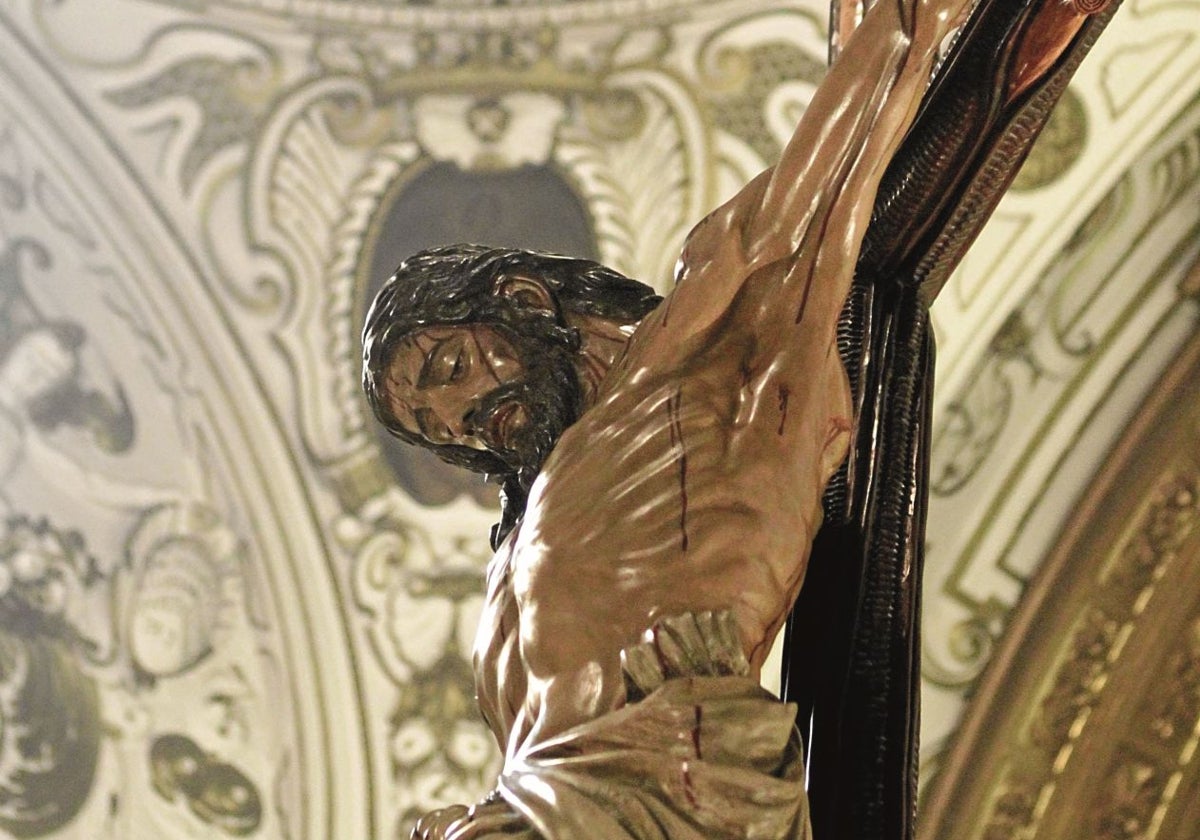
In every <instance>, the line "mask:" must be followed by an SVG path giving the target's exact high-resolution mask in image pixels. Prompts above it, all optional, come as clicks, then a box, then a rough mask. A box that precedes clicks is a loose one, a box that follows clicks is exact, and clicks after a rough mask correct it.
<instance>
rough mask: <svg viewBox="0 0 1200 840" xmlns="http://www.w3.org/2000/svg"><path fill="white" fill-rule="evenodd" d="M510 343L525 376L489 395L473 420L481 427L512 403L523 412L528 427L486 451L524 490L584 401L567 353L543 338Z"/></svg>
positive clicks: (576, 418) (570, 356)
mask: <svg viewBox="0 0 1200 840" xmlns="http://www.w3.org/2000/svg"><path fill="white" fill-rule="evenodd" d="M513 339H514V340H513V347H514V349H515V350H516V352H517V356H518V358H519V359H520V360H521V366H522V367H523V368H524V370H525V375H524V376H522V377H521V378H520V379H517V380H514V381H513V382H509V383H507V384H505V385H501V386H500V387H498V388H496V389H495V390H494V391H492V392H491V393H490V394H488V395H487V396H486V397H485V398H484V399H483V401H482V402H481V404H480V407H479V409H478V414H479V416H480V417H482V418H485V420H484V423H485V424H486V418H490V417H492V416H493V414H494V413H495V412H497V411H500V410H502V409H503V408H504V407H505V406H506V405H509V404H511V403H514V402H515V403H517V404H519V405H521V406H522V407H523V408H524V409H525V413H526V415H527V416H528V417H529V421H530V422H529V424H528V425H527V426H526V427H524V428H521V429H517V430H514V432H513V433H512V435H511V437H510V439H508V440H505V441H503V442H502V444H503V445H500V444H497V445H496V446H494V447H493V446H490V445H489V447H488V451H489V452H491V453H492V454H493V455H495V456H496V457H497V458H499V459H500V460H501V461H503V462H504V463H505V464H506V465H507V466H508V467H509V468H510V469H511V470H512V471H513V472H514V473H517V474H518V475H519V476H520V477H521V479H522V483H523V484H525V486H528V485H529V483H531V482H532V481H533V478H534V477H535V476H536V475H537V473H538V471H539V470H540V469H541V468H542V464H543V463H544V462H545V460H546V458H547V457H548V456H549V455H550V451H551V450H552V449H553V448H554V445H555V444H556V443H558V439H559V437H561V436H562V433H563V432H564V431H566V429H567V427H568V426H570V425H571V424H572V423H574V422H575V421H576V420H578V419H579V415H580V412H581V408H582V405H583V395H582V389H581V388H580V385H579V380H578V378H577V375H576V373H575V366H574V364H573V353H572V352H571V351H570V350H568V349H567V348H566V347H564V346H562V345H561V344H560V343H558V342H555V341H550V340H547V339H542V338H535V337H531V336H525V335H519V336H513Z"/></svg>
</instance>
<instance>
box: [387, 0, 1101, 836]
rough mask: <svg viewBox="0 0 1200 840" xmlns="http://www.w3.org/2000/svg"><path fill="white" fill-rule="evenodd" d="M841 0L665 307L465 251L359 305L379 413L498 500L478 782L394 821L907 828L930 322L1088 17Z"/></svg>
mask: <svg viewBox="0 0 1200 840" xmlns="http://www.w3.org/2000/svg"><path fill="white" fill-rule="evenodd" d="M861 12H862V9H861V8H859V7H858V6H857V5H856V4H855V3H854V2H853V0H848V2H844V3H838V4H836V5H835V8H834V18H833V21H834V26H833V38H832V43H833V46H834V49H833V52H834V54H835V56H836V60H835V61H834V62H833V65H832V68H831V70H830V73H829V75H828V77H827V79H826V80H825V82H823V83H822V85H821V87H820V88H819V90H818V91H817V93H816V95H815V97H814V99H813V101H812V103H811V105H810V106H809V109H808V110H807V112H806V113H805V115H804V117H803V118H802V119H801V121H800V123H799V125H798V127H797V129H796V132H795V134H794V136H793V138H792V140H791V141H790V142H789V143H788V145H787V147H786V148H785V150H784V152H783V154H782V156H781V158H780V160H779V162H778V163H777V164H776V165H775V166H774V167H772V168H771V169H769V170H767V171H766V172H764V173H762V174H761V175H760V176H759V177H757V178H755V179H754V180H753V181H751V182H750V183H749V184H748V185H747V186H746V187H745V188H743V189H742V190H741V191H740V192H739V193H738V194H737V195H736V196H734V198H732V199H731V200H730V201H728V202H726V203H725V204H724V205H722V206H721V207H720V208H718V209H717V210H716V211H714V212H713V213H712V214H710V215H709V216H708V217H707V218H705V219H704V220H703V221H701V222H700V223H699V224H698V225H697V226H696V228H695V229H694V230H693V231H692V233H691V234H690V235H689V237H688V240H687V243H686V245H685V247H684V250H683V254H682V256H681V258H680V262H679V270H678V274H677V278H676V279H677V283H676V285H675V287H674V289H673V290H672V291H671V292H670V293H669V294H668V295H667V296H666V297H665V299H660V298H659V297H658V296H657V295H655V294H654V293H653V292H652V291H651V290H649V289H648V288H647V287H645V286H643V285H641V284H639V283H637V282H635V281H632V280H629V279H627V278H624V277H622V276H620V275H618V274H616V273H615V272H612V271H610V270H608V269H606V268H604V267H602V266H599V265H596V264H595V263H590V262H587V261H583V260H575V259H569V258H564V257H555V256H549V255H543V254H530V253H527V252H520V251H511V250H505V249H492V248H485V247H480V246H459V247H451V248H440V249H434V250H432V251H427V252H422V253H421V254H418V255H416V256H414V257H412V258H410V259H408V260H406V261H405V262H404V263H402V264H401V266H400V268H399V269H398V270H397V272H396V274H395V276H394V277H393V278H392V279H391V280H390V281H389V282H388V283H387V285H386V286H385V287H384V288H383V290H382V291H381V292H380V294H379V296H378V297H377V298H376V301H375V304H374V305H373V307H372V310H371V313H370V314H369V316H368V320H367V326H366V329H365V331H364V348H365V366H364V383H365V387H366V391H367V395H368V398H369V400H370V401H371V403H372V406H373V408H374V410H375V412H376V414H377V416H378V417H379V419H380V420H381V421H382V422H383V423H384V424H385V425H386V426H387V427H388V428H389V429H390V430H391V431H392V432H393V433H394V434H396V435H397V436H399V437H401V438H404V439H406V440H410V441H413V442H415V443H418V444H421V445H424V446H428V447H430V448H432V449H433V450H434V451H435V452H437V453H438V454H439V455H440V456H441V457H443V458H444V459H445V460H447V461H450V462H451V463H455V464H459V465H461V466H465V467H468V468H470V469H474V470H476V471H479V472H485V473H488V474H489V475H491V476H493V477H494V478H496V480H498V481H499V482H501V484H502V495H503V500H504V506H503V515H502V519H501V522H500V524H499V525H498V526H497V528H496V529H495V531H494V533H493V546H494V548H495V549H496V555H495V558H494V559H493V561H492V563H491V565H490V566H489V570H488V575H487V578H488V580H487V585H488V596H487V606H486V608H485V612H484V616H483V619H482V624H481V627H480V631H479V636H478V638H477V642H476V654H475V666H476V681H477V690H478V693H479V700H480V705H481V708H482V710H483V713H484V717H485V719H486V720H487V722H488V724H489V726H490V727H491V728H492V731H493V732H494V733H495V735H496V737H497V739H498V741H499V743H500V745H501V747H502V748H503V749H504V752H505V764H504V769H503V771H502V773H501V776H500V781H499V786H498V788H497V790H496V792H495V793H494V794H493V795H492V796H490V797H488V798H487V799H486V800H484V801H483V802H481V803H478V804H477V805H475V806H473V807H470V808H468V807H466V806H461V807H456V808H450V809H445V810H443V811H440V812H437V813H435V814H431V815H429V816H428V817H426V818H425V819H423V820H421V822H420V823H419V824H418V826H417V827H416V829H415V830H414V835H413V836H414V837H418V838H454V840H467V838H499V837H528V838H534V837H545V838H604V840H610V839H613V840H615V838H672V840H684V839H685V838H696V840H700V838H718V837H730V838H733V837H753V838H780V839H781V840H782V838H804V837H809V836H815V837H816V838H818V840H828V839H829V838H836V839H837V840H849V839H850V838H852V839H853V840H885V839H886V840H904V839H905V838H909V837H911V834H912V825H913V813H914V802H915V776H916V773H915V756H916V687H917V667H918V664H917V642H916V639H917V615H918V601H919V593H918V582H919V577H920V560H921V539H922V531H923V519H924V494H925V486H924V485H925V471H926V468H925V461H926V457H927V448H928V439H927V431H928V410H929V398H930V388H931V369H932V359H933V347H932V338H931V335H930V332H929V329H928V317H927V309H928V305H929V303H930V302H931V301H932V299H933V298H934V296H935V295H936V293H937V291H938V289H940V288H941V286H942V284H943V283H944V282H945V280H946V277H947V275H948V274H949V272H950V270H951V269H952V268H953V266H954V265H955V264H956V262H957V261H958V259H959V258H960V257H961V255H962V253H963V252H964V251H965V249H966V247H967V246H968V245H969V244H970V242H971V240H972V239H973V238H974V236H975V234H976V233H977V232H978V230H979V228H980V227H981V226H982V224H983V221H984V220H985V219H986V218H987V216H988V214H989V213H990V211H991V209H992V208H993V207H994V205H995V203H996V201H998V199H999V197H1000V195H1001V194H1002V193H1003V191H1004V189H1005V188H1006V186H1007V184H1008V183H1009V181H1010V180H1011V178H1012V177H1013V175H1015V172H1016V169H1017V167H1018V166H1019V164H1020V162H1021V160H1022V159H1023V157H1024V154H1025V152H1026V151H1027V150H1028V148H1029V145H1030V143H1031V142H1032V139H1033V138H1034V137H1035V136H1036V134H1037V130H1038V129H1039V128H1040V126H1041V124H1042V123H1043V122H1044V120H1045V119H1046V117H1047V115H1048V114H1049V111H1050V108H1051V107H1052V105H1053V103H1054V101H1055V99H1056V98H1057V97H1058V95H1059V94H1060V93H1061V92H1062V90H1063V88H1064V87H1065V85H1066V81H1067V79H1069V77H1070V75H1071V74H1072V72H1073V71H1074V69H1075V66H1076V65H1077V64H1078V61H1079V60H1080V59H1081V58H1082V56H1083V54H1084V53H1085V52H1086V51H1087V49H1088V48H1089V47H1090V45H1091V43H1092V42H1093V41H1094V39H1095V37H1096V35H1097V34H1098V33H1099V31H1100V29H1101V28H1102V27H1103V25H1104V24H1105V23H1106V22H1107V20H1108V18H1109V17H1110V16H1111V12H1112V9H1111V8H1108V7H1104V8H1091V7H1088V6H1087V5H1086V0H1079V1H1078V2H1074V3H1071V2H1064V0H1008V1H1007V2H1005V0H980V2H978V3H972V2H970V1H969V0H878V2H877V3H875V4H874V5H873V6H871V8H870V9H868V10H867V11H866V13H865V14H861ZM860 17H861V22H859V20H860ZM851 30H853V33H851ZM931 80H932V81H931ZM793 605H795V608H794V609H793ZM789 612H790V613H791V618H790V619H789V618H788V616H789ZM785 621H787V630H786V632H787V651H786V654H785V659H786V662H785V679H784V693H785V698H784V699H785V700H787V701H790V702H786V703H781V702H779V701H778V700H777V699H775V698H774V697H772V696H771V695H769V694H768V693H767V692H765V691H763V690H762V689H761V688H759V687H758V676H759V671H760V669H761V668H762V665H763V662H764V660H765V658H766V655H767V651H768V648H769V647H770V644H771V640H772V639H773V638H774V637H775V635H776V633H777V632H778V631H779V630H780V628H781V627H782V626H783V624H784V622H785ZM797 720H799V721H800V723H801V724H802V727H803V728H804V730H805V732H804V735H805V737H801V734H800V732H799V731H798V729H797V727H796V725H795V724H796V722H797ZM806 743H807V744H811V745H812V748H811V750H810V754H809V755H808V756H807V760H808V762H809V764H810V772H809V775H810V777H811V781H810V788H809V792H808V794H806V792H805V781H804V779H805V768H804V761H805V758H806V757H805V755H804V746H803V745H804V744H806ZM810 799H811V805H812V807H811V816H810V809H809V801H810Z"/></svg>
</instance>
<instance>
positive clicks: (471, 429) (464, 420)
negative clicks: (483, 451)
mask: <svg viewBox="0 0 1200 840" xmlns="http://www.w3.org/2000/svg"><path fill="white" fill-rule="evenodd" d="M476 409H477V405H476V404H475V402H474V401H471V400H467V401H462V402H460V401H457V400H453V401H451V400H446V401H437V404H433V405H430V406H428V408H426V409H425V412H427V413H426V416H425V418H424V424H423V425H424V428H426V429H430V430H432V429H440V430H442V435H444V437H445V439H444V440H443V441H441V442H443V443H453V444H457V445H459V446H469V447H472V448H476V449H478V448H482V444H481V443H480V442H479V441H478V440H477V429H476V428H475V422H474V421H475V416H476V414H477V411H476ZM430 421H432V422H430Z"/></svg>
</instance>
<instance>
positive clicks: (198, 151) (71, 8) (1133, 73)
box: [0, 0, 1200, 840]
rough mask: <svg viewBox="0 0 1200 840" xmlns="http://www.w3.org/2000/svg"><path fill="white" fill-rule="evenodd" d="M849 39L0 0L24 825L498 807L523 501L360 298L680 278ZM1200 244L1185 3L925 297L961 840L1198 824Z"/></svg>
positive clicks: (56, 831) (294, 823) (12, 713)
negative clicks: (533, 266) (385, 405)
mask: <svg viewBox="0 0 1200 840" xmlns="http://www.w3.org/2000/svg"><path fill="white" fill-rule="evenodd" d="M826 15H827V10H826V8H824V7H823V5H822V4H821V3H820V2H816V0H802V2H789V3H785V4H767V3H764V2H760V0H688V1H687V2H684V0H561V2H554V1H553V0H541V2H537V1H535V0H531V1H530V2H507V3H506V2H501V0H447V2H438V0H433V2H411V3H404V2H400V0H204V1H203V2H202V0H175V1H174V2H173V1H172V0H159V2H152V1H151V0H105V2H103V3H97V2H85V0H55V1H54V2H51V0H0V521H2V524H0V836H3V835H4V834H5V833H7V834H9V835H12V836H14V837H22V838H24V837H53V838H87V839H88V840H93V839H94V838H122V840H126V839H127V840H141V839H142V838H145V839H146V840H149V838H155V840H159V839H160V838H171V839H172V840H173V838H193V837H205V838H213V837H215V838H220V837H224V836H251V837H261V838H264V840H265V838H272V840H274V838H296V839H297V840H299V838H314V840H321V839H322V838H332V837H344V838H357V837H363V838H366V837H372V838H392V837H395V836H407V825H408V824H409V823H410V822H411V820H412V819H413V817H414V816H415V815H416V814H418V813H420V812H422V811H424V810H427V809H431V808H435V807H438V806H441V805H445V804H449V803H453V802H463V801H466V802H469V801H472V800H474V799H476V798H477V797H479V796H480V795H481V794H482V793H484V792H485V791H486V790H487V789H488V788H489V787H490V785H491V780H492V776H493V775H494V773H495V771H496V769H497V767H498V762H499V757H498V753H497V750H496V748H495V746H494V745H493V743H492V741H491V738H490V736H489V735H488V733H487V732H486V730H485V729H484V728H483V726H482V724H481V723H480V721H479V719H478V717H477V715H476V713H475V711H474V706H473V698H472V687H471V674H470V667H469V658H470V645H471V641H472V637H473V632H474V624H475V620H476V616H477V613H478V610H479V605H480V599H481V592H482V569H483V567H484V564H485V563H486V561H487V558H488V551H487V547H486V536H487V529H488V526H489V524H490V523H491V522H492V520H493V518H494V516H495V499H494V493H493V491H492V490H491V489H490V488H488V487H487V486H485V485H483V484H482V483H481V482H480V481H478V480H476V479H473V478H467V477H463V476H459V475H455V474H453V473H451V472H449V471H448V470H447V469H445V468H442V467H441V466H440V465H439V464H437V463H436V462H435V461H432V460H431V459H429V458H427V457H424V456H422V455H421V454H419V453H416V452H410V451H406V450H403V449H401V448H399V447H397V446H395V445H393V444H392V443H391V442H390V441H389V440H387V439H386V438H384V437H383V436H381V435H380V434H379V433H378V432H377V431H376V429H375V428H374V426H373V425H372V423H371V422H370V421H369V418H368V417H367V414H366V412H365V411H364V403H363V401H362V399H361V398H360V396H359V393H358V384H357V383H358V378H359V362H358V353H359V347H358V331H359V329H360V325H361V320H362V317H363V311H364V307H365V305H366V302H367V301H368V300H369V299H370V297H371V295H372V294H373V290H374V289H375V288H377V287H378V285H379V284H380V283H381V282H382V280H383V279H384V278H385V277H386V276H387V274H388V273H389V272H390V271H391V269H392V268H393V267H394V265H395V263H396V262H398V260H399V259H400V258H402V257H403V256H404V255H406V254H407V253H409V252H411V251H413V250H415V249H417V248H420V247H424V246H428V245H433V244H439V243H443V242H451V241H483V242H489V243H493V244H503V245H521V246H529V247H536V248H542V249H549V250H554V251H560V252H566V253H572V254H579V255H584V256H591V257H595V258H599V259H601V260H602V261H604V262H607V263H608V264H610V265H612V266H614V267H615V268H617V269H619V270H621V271H623V272H625V273H627V274H630V275H631V276H634V277H638V278H641V279H643V280H645V281H647V282H651V283H654V284H655V285H656V286H657V287H658V288H659V289H660V290H663V289H665V288H667V286H668V284H669V281H670V274H671V269H672V266H673V264H674V261H675V258H676V256H677V254H678V251H679V248H680V246H681V244H682V241H683V238H684V236H685V235H686V233H687V231H688V230H689V228H690V226H691V225H692V224H693V223H694V222H696V221H697V220H699V219H700V218H701V216H703V215H704V213H705V212H706V211H707V210H709V209H711V208H712V207H714V206H715V205H716V204H717V203H719V202H720V201H721V200H723V199H724V198H726V197H728V196H730V195H731V194H732V193H733V192H734V191H735V190H736V189H737V188H738V187H739V186H740V185H741V184H743V183H744V182H745V181H747V180H748V179H749V178H750V177H752V176H753V175H754V174H756V173H757V172H758V171H759V170H761V169H762V168H763V167H765V166H766V165H768V164H769V163H770V162H771V161H772V160H773V158H774V157H775V155H776V154H777V153H778V151H779V148H780V144H781V143H782V142H783V141H784V140H785V139H786V138H787V136H788V135H789V133H790V131H791V128H792V126H793V125H794V123H795V122H796V119H797V117H798V116H799V114H800V113H802V112H803V109H804V107H805V105H806V103H807V102H808V100H809V97H810V96H811V93H812V91H813V89H814V86H815V85H816V84H817V82H818V81H819V80H820V78H821V76H822V74H823V72H824V66H825V63H824V55H825V37H826V36H825V19H826ZM1198 233H1200V0H1126V3H1125V8H1124V9H1123V10H1122V11H1121V13H1120V15H1119V16H1118V18H1117V19H1116V21H1115V22H1114V23H1113V25H1112V26H1111V27H1110V29H1109V31H1108V32H1107V33H1106V34H1105V35H1104V37H1103V38H1102V39H1101V41H1100V43H1099V45H1098V46H1097V47H1096V49H1095V50H1094V52H1093V54H1092V56H1091V57H1090V58H1089V59H1088V61H1087V62H1085V64H1084V65H1083V68H1082V69H1081V70H1080V72H1079V75H1078V77H1077V80H1076V81H1075V83H1074V84H1073V86H1072V87H1071V89H1070V90H1069V91H1068V92H1067V95H1066V97H1065V99H1064V102H1063V104H1062V106H1061V108H1060V110H1059V112H1058V114H1057V115H1056V116H1055V118H1054V119H1053V120H1052V122H1051V123H1050V125H1049V127H1048V128H1047V131H1046V133H1045V135H1044V137H1043V139H1042V140H1041V141H1040V142H1039V144H1038V146H1037V147H1036V149H1035V151H1034V153H1033V155H1032V157H1031V160H1030V162H1029V164H1028V165H1027V167H1026V168H1025V170H1024V171H1023V172H1022V175H1021V176H1020V178H1019V180H1018V182H1017V184H1016V185H1015V187H1014V190H1013V192H1012V194H1011V195H1010V196H1009V198H1008V199H1006V200H1005V202H1004V203H1003V204H1002V205H1001V207H1000V209H999V211H998V212H997V214H996V217H995V219H994V221H993V222H992V224H991V226H990V227H989V229H988V231H987V233H986V235H985V237H984V238H983V240H981V242H980V243H979V244H978V246H977V247H976V249H975V250H974V251H973V252H972V253H971V254H970V255H969V256H968V258H967V261H966V263H965V265H964V266H963V268H962V270H961V271H960V272H959V273H958V274H957V275H956V277H955V278H954V280H953V281H952V283H951V285H950V286H948V287H947V289H946V290H945V291H944V292H943V294H942V297H941V299H940V300H939V302H938V305H937V309H936V312H935V318H936V324H937V328H938V335H939V345H940V352H939V356H940V358H939V370H938V374H939V380H938V400H937V410H936V411H937V417H936V426H935V446H934V465H933V500H932V504H931V526H930V530H929V559H928V569H927V587H926V595H925V599H926V634H927V635H926V642H925V652H924V653H925V660H924V661H925V665H924V672H925V692H924V703H925V720H924V727H923V728H924V731H923V739H924V751H923V759H922V764H923V768H924V769H923V772H924V775H925V782H926V783H925V788H924V791H925V801H926V814H927V817H926V821H925V828H926V832H927V836H929V837H931V838H934V837H936V838H939V840H940V838H948V837H952V836H953V837H957V836H963V837H975V838H987V840H1005V839H1006V838H1009V837H1034V836H1043V837H1052V838H1061V837H1068V836H1076V835H1075V834H1073V833H1072V832H1077V833H1078V836H1080V837H1084V836H1086V837H1104V838H1109V837H1111V838H1134V837H1137V838H1148V837H1154V836H1161V837H1178V838H1181V840H1185V838H1194V837H1195V836H1196V835H1195V829H1194V827H1195V826H1196V825H1197V824H1200V814H1198V813H1197V812H1196V809H1197V805H1196V804H1195V803H1196V802H1197V801H1200V781H1198V779H1200V769H1197V762H1196V761H1195V753H1196V751H1197V750H1196V747H1197V741H1198V739H1200V589H1198V584H1197V583H1196V581H1200V538H1198V537H1197V535H1196V533H1195V531H1197V530H1200V529H1197V527H1196V526H1197V522H1198V520H1200V464H1198V463H1197V458H1198V457H1200V456H1198V449H1200V448H1198V447H1197V442H1198V438H1200V363H1197V361H1196V357H1197V355H1198V354H1200V349H1198V347H1197V341H1198V340H1197V338H1196V335H1197V330H1196V326H1197V303H1196V299H1197V295H1198V294H1200V269H1198V268H1197V260H1198V258H1200V236H1198ZM1190 794H1195V795H1190ZM1089 796H1090V797H1092V800H1094V803H1093V804H1085V799H1086V797H1089ZM1092 800H1087V801H1088V802H1092ZM1189 808H1190V809H1191V810H1190V811H1189V810H1188V809H1189ZM1188 832H1192V833H1188Z"/></svg>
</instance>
